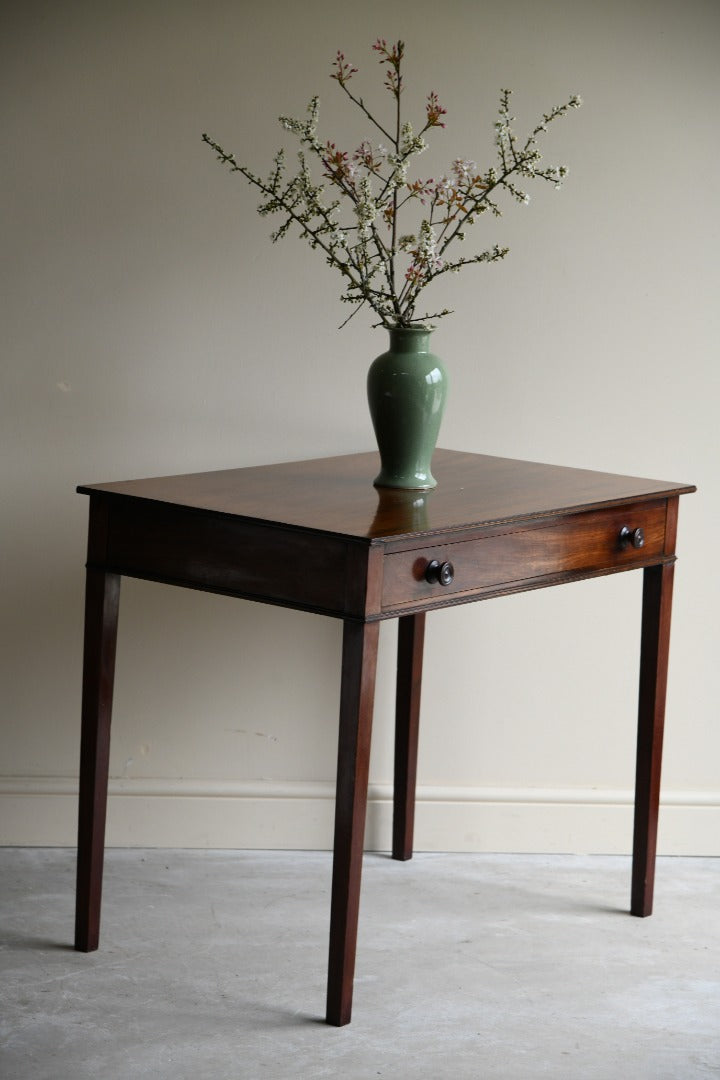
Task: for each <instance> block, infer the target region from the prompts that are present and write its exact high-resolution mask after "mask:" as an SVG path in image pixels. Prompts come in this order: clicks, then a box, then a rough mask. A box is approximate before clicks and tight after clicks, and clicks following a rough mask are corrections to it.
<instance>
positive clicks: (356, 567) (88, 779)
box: [75, 450, 695, 1026]
mask: <svg viewBox="0 0 720 1080" xmlns="http://www.w3.org/2000/svg"><path fill="white" fill-rule="evenodd" d="M377 468H378V459H377V455H376V454H372V453H371V454H352V455H349V456H344V457H335V458H328V459H323V460H318V461H303V462H295V463H291V464H285V465H269V466H261V467H255V468H246V469H230V470H226V471H220V472H210V473H198V474H194V475H188V476H170V477H159V478H154V479H146V480H130V481H124V482H118V483H109V484H93V485H89V486H85V487H80V488H78V490H79V491H80V492H81V493H83V494H86V495H89V496H90V526H89V539H88V560H87V580H86V606H85V647H84V648H85V651H84V672H83V704H82V744H81V760H80V803H79V826H78V871H77V908H76V928H75V948H76V949H78V950H80V951H83V952H89V951H91V950H93V949H96V948H97V947H98V940H99V928H100V901H101V890H102V869H103V853H104V835H105V812H106V802H107V783H108V760H109V748H110V714H111V706H112V691H113V678H114V668H115V642H116V634H117V619H118V602H119V595H120V579H121V577H122V576H123V575H128V576H130V577H137V578H145V579H148V580H151V581H159V582H165V583H167V584H170V585H181V586H186V587H189V588H193V589H201V590H204V591H208V592H218V593H224V594H228V595H231V596H237V597H245V598H249V599H252V600H256V601H264V602H266V603H270V604H279V605H282V606H285V607H291V608H299V609H302V610H304V611H311V612H315V613H320V614H324V615H329V616H333V617H335V618H338V619H342V620H343V652H342V683H341V694H340V718H339V738H338V768H337V797H336V807H335V839H334V857H333V881H332V898H331V914H330V955H329V972H328V986H327V1021H328V1023H330V1024H335V1025H338V1026H339V1025H342V1024H346V1023H348V1022H349V1020H350V1014H351V1006H352V991H353V974H354V968H355V946H356V939H357V923H358V908H359V899H360V876H361V868H362V856H363V837H364V828H365V811H366V805H367V786H368V763H369V755H370V731H371V725H372V713H373V700H374V688H375V667H376V658H377V643H378V631H379V624H380V621H381V620H382V619H393V618H398V619H399V639H398V642H399V643H398V658H397V706H396V717H395V720H396V733H395V788H394V817H393V841H392V854H393V857H394V858H395V859H401V860H402V859H409V858H410V857H411V855H412V847H413V817H414V805H415V776H416V764H417V741H418V719H419V711H420V683H421V675H422V659H423V633H424V625H425V615H426V612H428V611H432V610H434V609H436V608H444V607H450V606H453V605H455V604H464V603H469V602H472V601H475V600H484V599H487V598H488V597H492V596H498V595H502V594H508V593H515V592H521V591H524V590H527V589H536V588H541V587H543V586H549V585H558V584H561V583H562V582H568V581H575V580H578V579H580V578H587V577H593V576H597V575H602V574H612V573H616V572H618V571H623V570H633V569H639V568H642V569H643V572H644V586H643V601H642V624H641V656H640V691H639V712H638V740H637V763H636V768H637V771H636V791H635V824H634V839H633V862H632V889H631V911H632V914H634V915H640V916H644V915H649V914H650V913H651V911H652V902H653V882H654V870H655V851H656V838H657V823H658V804H659V795H660V767H661V756H662V736H663V721H664V711H665V688H666V679H667V665H668V646H669V638H670V611H671V598H672V582H673V568H674V562H675V537H676V526H677V513H678V502H679V496H680V495H681V494H683V493H686V492H691V491H694V490H695V488H694V487H693V486H691V485H681V484H674V483H662V482H659V481H654V480H642V479H637V478H634V477H627V476H615V475H611V474H606V473H598V472H589V471H587V470H582V469H570V468H562V467H558V466H551V465H540V464H535V463H532V462H526V461H513V460H509V459H505V458H495V457H487V456H483V455H477V454H467V453H458V452H455V451H450V450H438V451H437V452H436V454H435V457H434V459H433V470H434V472H435V475H436V476H437V480H438V486H437V488H436V489H435V490H434V491H431V492H427V493H422V492H408V491H393V490H390V489H385V490H376V489H374V488H373V486H372V478H373V477H374V476H375V475H376V473H377Z"/></svg>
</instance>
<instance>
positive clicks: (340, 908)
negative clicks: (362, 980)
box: [327, 620, 380, 1027]
mask: <svg viewBox="0 0 720 1080" xmlns="http://www.w3.org/2000/svg"><path fill="white" fill-rule="evenodd" d="M379 628H380V624H379V623H377V622H374V623H354V622H350V621H349V620H348V621H346V622H345V626H344V632H343V657H342V687H341V692H340V730H339V736H338V771H337V796H336V803H335V845H334V852H335V853H334V858H333V879H332V899H331V911H330V957H329V963H328V987H327V1022H328V1024H334V1025H335V1026H337V1027H341V1026H342V1025H343V1024H348V1023H349V1022H350V1015H351V1011H352V993H353V977H354V974H355V948H356V944H357V926H358V910H359V906H360V878H361V874H362V858H363V840H364V837H365V813H366V810H367V789H368V771H369V767H370V735H371V731H372V715H373V704H374V697H375V669H376V664H377V648H378V633H379Z"/></svg>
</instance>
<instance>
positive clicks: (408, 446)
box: [367, 327, 448, 491]
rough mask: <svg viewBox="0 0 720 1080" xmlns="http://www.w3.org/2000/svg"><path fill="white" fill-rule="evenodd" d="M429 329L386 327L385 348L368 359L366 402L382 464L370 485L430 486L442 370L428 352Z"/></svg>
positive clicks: (442, 402)
mask: <svg viewBox="0 0 720 1080" xmlns="http://www.w3.org/2000/svg"><path fill="white" fill-rule="evenodd" d="M431 333H432V331H431V330H426V329H419V328H416V327H409V328H402V329H394V330H391V331H390V348H389V349H388V351H387V352H384V353H383V354H382V355H381V356H378V357H377V359H376V360H374V361H373V363H372V364H371V365H370V370H369V372H368V379H367V390H368V404H369V406H370V416H371V418H372V422H373V427H374V428H375V437H376V439H377V444H378V449H379V451H380V464H381V469H380V472H379V473H378V475H377V476H376V478H375V480H374V484H375V487H379V488H383V487H387V488H405V489H409V490H416V491H429V490H430V489H431V488H434V487H436V485H437V481H436V480H435V477H434V476H433V474H432V471H431V468H430V465H431V461H432V455H433V451H434V449H435V445H436V443H437V439H438V434H439V431H440V423H441V421H442V416H443V410H444V408H445V399H446V397H447V384H448V379H447V372H446V371H445V366H444V364H443V362H442V360H440V358H439V357H437V356H435V355H434V353H431V352H430V334H431Z"/></svg>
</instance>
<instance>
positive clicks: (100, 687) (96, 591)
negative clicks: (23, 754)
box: [75, 568, 120, 952]
mask: <svg viewBox="0 0 720 1080" xmlns="http://www.w3.org/2000/svg"><path fill="white" fill-rule="evenodd" d="M119 600H120V577H119V575H118V574H108V573H105V572H104V571H103V570H99V569H94V568H88V571H87V581H86V592H85V655H84V662H83V697H82V735H81V745H80V799H79V807H78V863H77V893H76V907H75V948H76V949H78V950H79V951H80V952H92V950H93V949H97V947H98V940H99V936H100V900H101V895H102V873H103V853H104V846H105V811H106V805H107V788H108V762H109V754H110V714H111V710H112V693H113V678H114V673H115V643H116V640H117V621H118V606H119Z"/></svg>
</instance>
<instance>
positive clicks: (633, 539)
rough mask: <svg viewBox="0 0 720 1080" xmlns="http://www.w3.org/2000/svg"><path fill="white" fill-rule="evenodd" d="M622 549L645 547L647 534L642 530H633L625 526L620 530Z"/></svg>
mask: <svg viewBox="0 0 720 1080" xmlns="http://www.w3.org/2000/svg"><path fill="white" fill-rule="evenodd" d="M620 547H621V548H628V547H634V548H641V547H645V533H644V532H643V530H642V529H631V528H629V527H628V526H627V525H623V527H622V529H621V530H620Z"/></svg>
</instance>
